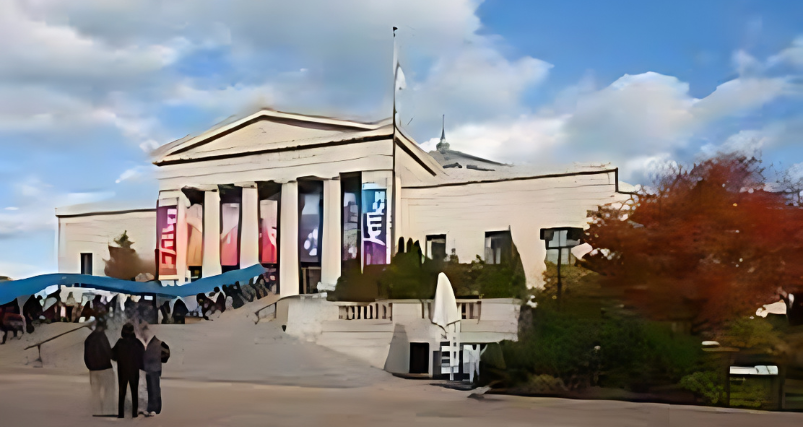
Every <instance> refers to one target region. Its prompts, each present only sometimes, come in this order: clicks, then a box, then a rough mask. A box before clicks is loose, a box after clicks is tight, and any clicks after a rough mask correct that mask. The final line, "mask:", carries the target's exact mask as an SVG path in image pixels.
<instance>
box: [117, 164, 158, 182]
mask: <svg viewBox="0 0 803 427" xmlns="http://www.w3.org/2000/svg"><path fill="white" fill-rule="evenodd" d="M155 169H156V166H153V165H138V166H134V167H132V168H129V169H126V170H125V171H123V173H121V174H120V177H119V178H117V180H115V181H114V182H115V184H119V183H121V182H123V181H128V180H134V179H140V178H143V177H146V176H147V177H150V176H152V175H153V173H154V171H155Z"/></svg>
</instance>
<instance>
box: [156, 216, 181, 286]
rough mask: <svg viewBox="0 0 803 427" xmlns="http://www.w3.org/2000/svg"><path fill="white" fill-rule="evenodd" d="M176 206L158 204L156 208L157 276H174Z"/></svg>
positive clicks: (175, 271) (175, 272)
mask: <svg viewBox="0 0 803 427" xmlns="http://www.w3.org/2000/svg"><path fill="white" fill-rule="evenodd" d="M177 222H178V207H177V206H159V208H157V210H156V227H157V230H158V234H157V240H158V241H157V242H156V244H157V247H158V248H159V277H160V278H161V277H165V276H176V275H178V272H177V270H176V223H177Z"/></svg>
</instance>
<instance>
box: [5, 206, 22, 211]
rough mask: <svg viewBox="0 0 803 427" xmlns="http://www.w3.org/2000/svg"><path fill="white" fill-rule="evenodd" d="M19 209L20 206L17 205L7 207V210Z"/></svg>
mask: <svg viewBox="0 0 803 427" xmlns="http://www.w3.org/2000/svg"><path fill="white" fill-rule="evenodd" d="M19 209H20V208H18V207H16V206H8V207H6V210H7V211H18V210H19Z"/></svg>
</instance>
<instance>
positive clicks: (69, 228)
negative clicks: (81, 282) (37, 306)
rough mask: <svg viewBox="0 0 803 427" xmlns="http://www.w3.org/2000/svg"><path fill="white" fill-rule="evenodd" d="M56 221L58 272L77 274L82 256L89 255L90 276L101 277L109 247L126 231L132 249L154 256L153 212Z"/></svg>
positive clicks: (68, 218) (138, 252)
mask: <svg viewBox="0 0 803 427" xmlns="http://www.w3.org/2000/svg"><path fill="white" fill-rule="evenodd" d="M58 220H59V236H58V239H59V242H58V246H59V254H58V256H59V273H80V272H81V254H82V253H92V255H93V256H92V274H93V275H95V276H104V273H103V270H104V268H105V267H106V263H105V262H104V260H108V259H109V245H110V244H111V245H114V239H115V238H117V237H118V236H120V235H121V234H123V231H127V232H128V237H129V239H130V240H131V241H133V242H134V245H133V246H132V248H133V249H134V250H136V251H137V254H138V255H139V256H140V257H142V258H144V259H148V257H150V258H153V257H154V250H155V249H156V211H155V210H154V211H137V212H129V213H106V214H94V215H87V216H73V217H61V218H59V219H58Z"/></svg>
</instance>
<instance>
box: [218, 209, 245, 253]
mask: <svg viewBox="0 0 803 427" xmlns="http://www.w3.org/2000/svg"><path fill="white" fill-rule="evenodd" d="M220 222H221V227H220V265H225V266H227V267H232V266H237V265H238V264H239V263H240V251H239V249H240V242H239V237H240V204H239V203H223V204H221V205H220Z"/></svg>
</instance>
